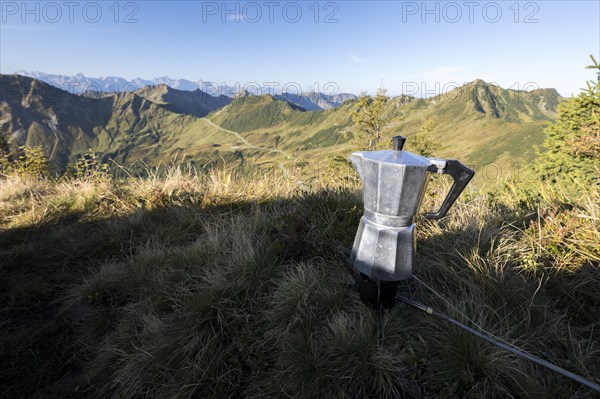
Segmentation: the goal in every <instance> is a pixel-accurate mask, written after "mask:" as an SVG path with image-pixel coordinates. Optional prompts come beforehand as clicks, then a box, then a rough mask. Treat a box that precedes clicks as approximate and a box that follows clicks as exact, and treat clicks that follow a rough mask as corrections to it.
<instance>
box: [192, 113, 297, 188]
mask: <svg viewBox="0 0 600 399" xmlns="http://www.w3.org/2000/svg"><path fill="white" fill-rule="evenodd" d="M202 119H204V120H205V121H206V122H208V124H210V125H212V126H213V127H216V128H217V129H219V130H221V131H223V132H225V133H229V134H233V135H234V136H235V137H236V138H237V139H238V140H240V141H241V142H242V143H244V145H230V146H229V148H231V149H232V150H236V149H240V148H241V149H243V148H247V149H252V150H259V151H266V152H267V153H269V152H275V153H278V154H282V155H284V156H285V157H286V158H287V159H290V160H293V161H297V160H298V159H297V158H296V157H294V156H292V155H290V154H289V153H287V152H286V151H283V150H280V149H277V148H268V147H260V146H257V145H254V144H252V143H251V142H249V141H248V140H246V138H245V137H243V136H242V135H241V134H240V133H239V132H235V131H233V130H228V129H225V128H223V127H221V126H219V125H217V124H216V123H214V122H213V121H211V120H210V119H208V118H202ZM279 168H281V170H282V171H283V172H284V173H285V175H286V177H287V176H288V172H287V170H286V169H285V166H284V165H283V161H280V162H279Z"/></svg>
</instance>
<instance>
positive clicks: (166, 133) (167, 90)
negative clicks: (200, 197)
mask: <svg viewBox="0 0 600 399" xmlns="http://www.w3.org/2000/svg"><path fill="white" fill-rule="evenodd" d="M0 78H1V80H2V90H3V92H2V96H1V99H2V103H0V129H1V132H2V135H3V138H4V139H5V140H4V141H7V142H8V143H9V145H10V147H11V148H16V147H17V146H19V145H27V146H34V145H42V146H43V147H44V148H45V149H46V151H47V154H48V155H49V156H50V159H51V160H52V161H53V162H55V163H57V164H58V165H61V166H64V165H65V164H66V163H67V162H72V161H73V160H74V159H76V157H77V155H78V154H80V153H82V152H85V151H87V149H89V148H91V149H93V150H95V151H98V152H99V153H100V154H102V155H103V156H104V158H105V159H108V158H112V159H115V160H116V161H118V162H121V163H124V164H127V165H130V164H133V163H135V162H136V161H144V162H145V163H146V164H148V165H156V164H158V163H161V162H169V161H170V160H172V159H173V157H174V156H175V155H176V154H184V158H185V160H190V161H199V162H203V163H206V162H212V161H215V160H225V161H235V160H236V159H237V157H238V156H239V153H240V151H243V152H244V156H245V159H247V160H251V161H252V162H256V163H258V164H268V163H272V162H277V163H279V162H282V161H287V160H289V159H301V160H304V161H305V162H321V161H323V160H325V159H327V157H328V156H330V155H336V154H339V155H343V154H345V153H347V152H349V151H351V150H352V146H351V145H350V142H349V140H350V138H351V137H352V136H353V130H354V128H353V123H352V114H353V113H354V112H355V110H356V107H357V103H356V101H354V100H350V101H345V102H343V103H342V104H341V105H340V106H338V107H337V108H332V109H328V110H314V111H307V110H305V109H304V108H302V107H300V106H298V105H296V104H294V103H292V102H290V101H285V100H282V99H281V98H279V97H278V96H274V95H262V96H253V95H247V96H242V97H240V98H238V99H233V100H230V99H228V100H223V101H230V102H229V103H228V104H227V105H225V106H223V107H220V106H218V107H217V106H215V107H214V108H212V109H207V108H206V109H201V108H199V107H200V106H199V105H198V104H200V105H202V106H207V104H206V103H202V102H201V101H200V102H198V103H195V102H194V99H195V100H198V99H200V100H203V99H206V98H210V100H211V101H212V100H216V98H214V97H212V96H209V95H207V94H206V93H203V92H201V91H196V92H190V91H181V90H177V89H173V88H171V87H169V86H167V85H164V84H163V85H158V86H149V87H145V88H143V89H141V90H138V91H135V92H122V93H112V94H106V95H104V96H102V97H100V98H89V97H85V96H80V95H75V94H71V93H68V92H66V91H63V90H60V89H57V88H55V87H53V86H51V85H48V84H47V83H44V82H41V81H38V80H36V79H33V78H27V77H23V76H20V75H0ZM180 96H185V97H186V99H187V100H189V102H185V101H182V100H181V99H180V98H179V97H180ZM559 101H560V96H559V95H558V93H557V92H556V91H555V90H553V89H540V90H536V91H531V92H519V91H514V90H512V91H511V90H507V89H502V88H500V87H498V86H494V85H491V84H488V83H485V82H477V81H475V82H470V83H469V84H466V85H464V86H461V87H459V88H457V89H455V90H453V91H451V92H448V93H444V94H443V95H440V96H436V97H432V98H428V99H416V98H412V97H409V96H400V97H394V98H391V99H390V100H389V101H388V103H387V105H386V108H385V117H386V120H387V124H386V126H385V132H384V140H387V139H388V138H389V137H391V136H392V135H397V134H401V135H404V136H406V137H408V139H409V144H410V142H411V141H412V138H413V137H414V135H415V134H416V133H417V132H419V131H420V130H421V128H422V126H423V125H424V124H425V123H426V122H428V121H429V120H431V121H432V123H433V126H434V131H433V134H434V136H435V139H436V141H438V142H440V143H441V147H440V149H439V150H438V151H436V156H439V157H453V158H458V159H462V160H465V161H466V162H471V163H472V164H474V165H479V167H481V166H482V165H488V164H490V163H494V162H495V163H498V165H501V166H502V167H503V168H505V167H509V166H510V165H512V164H514V163H515V162H528V161H530V160H531V159H533V157H534V156H535V151H534V150H533V146H534V145H540V144H541V143H542V141H543V129H544V127H545V125H546V124H547V122H549V121H551V120H553V115H554V112H555V111H556V105H557V104H558V102H559ZM182 104H183V105H182ZM208 105H210V104H208ZM213 105H214V104H213ZM217 105H220V104H217ZM207 111H208V112H209V113H207ZM269 148H271V150H269ZM275 150H276V151H275ZM284 154H285V156H284ZM282 157H283V158H282Z"/></svg>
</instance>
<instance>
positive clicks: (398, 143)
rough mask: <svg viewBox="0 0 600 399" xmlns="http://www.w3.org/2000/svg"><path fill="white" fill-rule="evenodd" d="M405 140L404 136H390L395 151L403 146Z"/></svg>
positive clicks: (400, 149)
mask: <svg viewBox="0 0 600 399" xmlns="http://www.w3.org/2000/svg"><path fill="white" fill-rule="evenodd" d="M405 141H406V137H403V136H394V137H393V138H392V148H393V149H394V150H396V151H402V147H404V142H405Z"/></svg>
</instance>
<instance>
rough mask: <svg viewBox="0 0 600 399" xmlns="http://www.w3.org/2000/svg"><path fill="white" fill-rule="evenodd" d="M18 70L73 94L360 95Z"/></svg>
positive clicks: (306, 103)
mask: <svg viewBox="0 0 600 399" xmlns="http://www.w3.org/2000/svg"><path fill="white" fill-rule="evenodd" d="M15 74H17V75H22V76H27V77H30V78H35V79H38V80H41V81H43V82H46V83H48V84H51V85H53V86H56V87H58V88H60V89H63V90H66V91H68V92H70V93H73V94H83V93H91V92H96V93H115V92H129V91H136V90H139V89H141V88H144V87H147V86H159V85H163V84H165V85H167V86H169V87H171V88H173V89H177V90H184V91H195V90H198V89H200V90H202V91H203V92H205V93H208V94H210V95H211V96H214V97H219V96H221V95H224V96H227V97H231V98H235V97H237V96H239V93H240V92H244V94H245V95H260V94H272V95H275V97H276V98H277V99H279V100H283V101H287V102H289V103H292V104H295V105H298V106H300V107H302V108H304V109H306V110H308V111H314V110H323V109H331V108H337V107H339V106H340V105H341V104H342V103H344V101H347V100H350V99H355V98H356V96H355V95H354V94H351V93H339V94H333V95H329V94H324V93H318V92H311V93H302V94H292V93H276V92H274V90H273V87H266V86H258V85H247V86H245V87H242V86H241V85H239V84H236V85H235V86H229V85H227V84H225V83H220V84H219V83H216V82H210V81H205V80H201V79H199V80H195V81H192V80H187V79H172V78H170V77H168V76H162V77H158V78H154V79H142V78H135V79H132V80H127V79H124V78H122V77H118V76H105V77H97V78H93V77H88V76H85V75H83V74H82V73H78V74H77V75H75V76H68V75H56V74H49V73H44V72H37V71H36V72H28V71H17V72H15Z"/></svg>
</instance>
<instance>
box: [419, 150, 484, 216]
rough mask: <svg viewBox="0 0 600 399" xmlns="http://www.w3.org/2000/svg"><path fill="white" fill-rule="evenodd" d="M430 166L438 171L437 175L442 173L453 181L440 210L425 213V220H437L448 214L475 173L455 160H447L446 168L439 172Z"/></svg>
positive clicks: (434, 167)
mask: <svg viewBox="0 0 600 399" xmlns="http://www.w3.org/2000/svg"><path fill="white" fill-rule="evenodd" d="M431 166H432V168H433V169H434V170H435V171H438V172H439V173H443V174H445V175H450V176H452V178H453V179H454V183H453V184H452V187H451V188H450V192H449V193H448V195H447V196H446V199H444V202H443V203H442V206H441V207H440V209H439V210H438V211H437V212H427V215H426V218H427V219H434V220H437V219H441V218H443V217H444V216H446V213H448V210H450V207H452V205H454V202H455V201H456V199H457V198H458V196H459V195H460V193H462V191H463V190H464V189H465V187H467V184H469V182H470V181H471V179H472V178H473V176H475V171H474V170H472V169H470V168H467V167H466V166H465V165H463V164H462V163H460V162H459V161H457V160H455V159H448V160H447V161H446V167H445V168H443V169H441V170H438V168H437V167H436V166H435V165H431ZM432 171H433V170H432Z"/></svg>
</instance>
